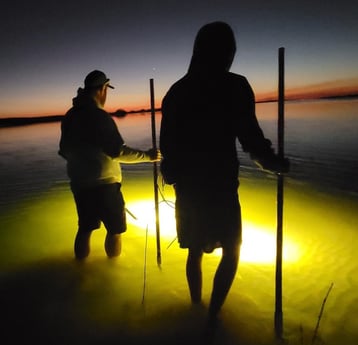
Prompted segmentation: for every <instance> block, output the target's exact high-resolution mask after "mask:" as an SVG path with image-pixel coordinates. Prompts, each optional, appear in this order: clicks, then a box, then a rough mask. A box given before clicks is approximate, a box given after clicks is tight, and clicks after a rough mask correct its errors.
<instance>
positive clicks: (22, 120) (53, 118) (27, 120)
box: [0, 94, 358, 128]
mask: <svg viewBox="0 0 358 345" xmlns="http://www.w3.org/2000/svg"><path fill="white" fill-rule="evenodd" d="M350 99H358V94H353V95H343V96H327V97H320V98H297V99H294V98H292V99H287V100H286V102H300V101H314V100H317V101H319V100H350ZM273 102H277V99H265V100H262V101H256V103H273ZM158 111H161V108H156V109H155V112H158ZM150 112H151V109H140V110H131V111H126V110H123V109H119V110H117V111H115V112H112V113H109V114H110V115H111V116H113V117H118V118H120V117H125V116H127V115H130V114H140V113H150ZM64 116H65V115H50V116H36V117H35V116H34V117H7V118H0V128H3V127H16V126H25V125H32V124H38V123H48V122H59V121H61V120H62V119H63V118H64Z"/></svg>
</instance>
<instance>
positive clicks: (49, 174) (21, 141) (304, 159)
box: [0, 100, 358, 207]
mask: <svg viewBox="0 0 358 345" xmlns="http://www.w3.org/2000/svg"><path fill="white" fill-rule="evenodd" d="M357 109H358V100H319V101H305V102H287V103H286V107H285V110H286V111H285V116H286V117H285V154H286V155H287V156H288V157H289V158H290V160H291V172H290V174H289V175H288V176H287V178H286V183H290V184H298V185H299V184H301V183H304V184H307V183H309V184H312V186H313V187H314V188H318V189H324V190H326V191H327V192H332V193H336V192H339V193H347V194H350V195H353V196H356V195H357V196H358V182H357V179H356V177H357V173H356V172H357V168H358V111H357ZM257 115H258V118H259V122H260V124H261V127H262V129H263V130H264V132H265V135H266V137H268V138H270V139H271V140H272V142H273V145H274V147H277V143H276V138H277V104H276V103H262V104H258V105H257ZM160 117H161V115H160V114H157V116H156V127H157V130H158V129H159V125H160ZM116 122H117V125H118V127H119V129H120V131H121V133H122V135H123V137H124V139H125V141H126V142H127V144H128V145H129V146H133V147H138V148H143V149H145V148H148V147H150V146H151V140H152V139H151V127H150V126H151V123H150V116H149V114H136V115H128V116H126V117H125V118H121V119H116ZM59 135H60V124H59V123H58V122H55V123H44V124H35V125H28V126H21V127H12V128H0V157H1V159H0V191H1V194H0V207H1V206H4V205H6V204H9V203H12V202H16V201H17V200H19V199H21V198H33V197H35V196H36V194H38V192H41V193H43V192H46V190H48V189H49V188H50V187H52V186H62V185H64V186H65V185H67V176H66V173H65V162H64V160H63V159H62V158H61V157H59V156H58V155H57V149H58V140H59ZM157 139H158V138H157ZM239 156H240V160H241V164H242V168H241V176H245V177H249V178H250V176H252V177H255V176H256V175H257V174H258V173H259V172H258V171H257V168H256V167H255V166H254V165H253V163H252V162H251V161H250V159H249V158H248V156H247V155H246V154H244V153H242V152H240V153H239ZM217 164H218V168H220V166H219V164H220V163H219V161H218V163H217ZM145 168H148V167H146V165H129V166H128V165H127V166H123V170H124V171H131V170H133V171H135V170H138V169H139V170H140V169H145Z"/></svg>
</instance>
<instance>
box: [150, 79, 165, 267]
mask: <svg viewBox="0 0 358 345" xmlns="http://www.w3.org/2000/svg"><path fill="white" fill-rule="evenodd" d="M149 84H150V109H151V124H152V147H153V148H154V149H155V150H156V149H157V139H156V128H155V101H154V80H153V78H151V79H150V80H149ZM153 183H154V203H155V229H156V242H157V264H158V266H159V267H160V266H161V264H162V255H161V250H160V226H159V201H158V199H159V198H158V166H157V162H153Z"/></svg>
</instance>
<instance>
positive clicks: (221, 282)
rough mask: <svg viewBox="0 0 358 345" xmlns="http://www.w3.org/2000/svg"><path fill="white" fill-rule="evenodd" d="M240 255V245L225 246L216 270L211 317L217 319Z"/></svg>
mask: <svg viewBox="0 0 358 345" xmlns="http://www.w3.org/2000/svg"><path fill="white" fill-rule="evenodd" d="M239 256H240V247H239V246H238V245H229V246H223V254H222V257H221V261H220V263H219V266H218V268H217V270H216V273H215V277H214V282H213V290H212V293H211V300H210V305H209V319H211V320H215V319H216V317H217V314H218V313H219V311H220V309H221V307H222V305H223V304H224V301H225V299H226V296H227V294H228V292H229V290H230V288H231V285H232V282H233V280H234V277H235V274H236V271H237V266H238V262H239Z"/></svg>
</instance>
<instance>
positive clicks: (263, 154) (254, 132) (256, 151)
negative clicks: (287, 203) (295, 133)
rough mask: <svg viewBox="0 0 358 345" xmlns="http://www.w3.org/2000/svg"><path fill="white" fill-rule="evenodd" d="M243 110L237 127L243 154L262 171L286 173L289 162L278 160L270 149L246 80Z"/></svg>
mask: <svg viewBox="0 0 358 345" xmlns="http://www.w3.org/2000/svg"><path fill="white" fill-rule="evenodd" d="M244 82H245V84H246V85H245V97H244V99H243V105H244V107H243V108H244V109H243V112H242V117H241V120H242V121H241V122H240V124H239V125H238V138H239V141H240V144H241V146H242V148H243V150H244V152H248V153H249V154H250V157H251V159H252V160H253V161H254V162H255V163H256V164H257V165H258V166H259V167H260V168H261V169H263V170H268V171H271V172H288V170H289V161H288V160H287V159H284V160H282V159H280V158H279V157H278V155H277V154H275V151H274V149H273V147H272V143H271V141H270V140H269V139H267V138H265V136H264V133H263V131H262V129H261V127H260V125H259V123H258V121H257V117H256V112H255V95H254V92H253V90H252V88H251V86H250V84H249V83H248V81H247V80H246V79H244Z"/></svg>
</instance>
